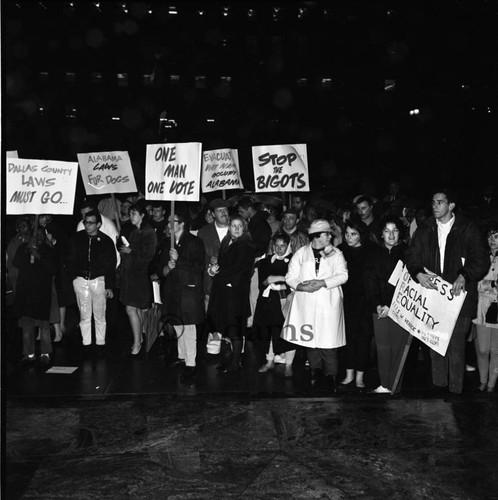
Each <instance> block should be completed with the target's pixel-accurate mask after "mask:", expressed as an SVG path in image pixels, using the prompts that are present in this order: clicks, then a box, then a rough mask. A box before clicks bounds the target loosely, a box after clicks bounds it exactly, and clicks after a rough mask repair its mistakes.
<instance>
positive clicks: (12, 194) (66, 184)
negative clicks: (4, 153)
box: [6, 158, 78, 215]
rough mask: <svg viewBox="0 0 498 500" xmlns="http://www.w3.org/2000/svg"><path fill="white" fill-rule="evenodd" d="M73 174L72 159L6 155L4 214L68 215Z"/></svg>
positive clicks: (71, 195) (71, 205)
mask: <svg viewBox="0 0 498 500" xmlns="http://www.w3.org/2000/svg"><path fill="white" fill-rule="evenodd" d="M77 175H78V164H77V163H76V162H67V161H54V160H26V159H20V158H17V159H16V158H9V159H7V176H6V185H7V189H6V204H7V207H6V208H7V214H8V215H19V214H60V215H72V214H73V207H74V193H75V190H76V177H77Z"/></svg>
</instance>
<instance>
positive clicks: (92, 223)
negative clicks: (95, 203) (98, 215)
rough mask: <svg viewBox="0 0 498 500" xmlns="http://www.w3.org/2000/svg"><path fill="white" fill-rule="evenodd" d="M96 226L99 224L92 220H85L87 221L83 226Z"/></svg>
mask: <svg viewBox="0 0 498 500" xmlns="http://www.w3.org/2000/svg"><path fill="white" fill-rule="evenodd" d="M96 224H97V222H93V221H91V220H85V221H83V225H85V226H94V225H96Z"/></svg>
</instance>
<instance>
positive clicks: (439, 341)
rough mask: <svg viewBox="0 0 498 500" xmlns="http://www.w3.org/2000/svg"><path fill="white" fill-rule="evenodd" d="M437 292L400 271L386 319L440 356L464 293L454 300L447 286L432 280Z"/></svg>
mask: <svg viewBox="0 0 498 500" xmlns="http://www.w3.org/2000/svg"><path fill="white" fill-rule="evenodd" d="M433 283H434V284H435V285H436V286H437V290H431V289H428V288H424V287H423V286H422V285H419V284H418V283H416V282H415V281H414V280H413V279H412V278H411V276H410V273H409V272H408V271H407V269H406V266H404V267H403V273H402V275H401V278H400V280H399V281H398V284H397V285H396V290H395V292H394V297H393V300H392V302H391V307H390V308H389V317H390V318H391V319H392V320H393V321H395V322H396V323H398V324H399V325H400V326H402V327H403V328H404V329H405V330H406V331H408V332H409V333H410V334H411V335H413V336H414V337H416V338H418V339H419V340H421V341H422V342H423V343H424V344H427V345H428V346H429V347H430V348H431V349H433V350H434V351H436V352H437V353H439V354H441V356H444V355H445V354H446V350H447V348H448V344H449V342H450V339H451V334H452V333H453V328H454V327H455V323H456V320H457V318H458V315H459V314H460V310H461V308H462V305H463V301H464V300H465V296H466V295H467V292H463V293H461V294H460V295H458V296H456V295H454V294H453V291H452V287H453V285H452V284H451V283H448V282H447V281H445V280H443V279H442V278H440V277H439V276H435V277H434V280H433Z"/></svg>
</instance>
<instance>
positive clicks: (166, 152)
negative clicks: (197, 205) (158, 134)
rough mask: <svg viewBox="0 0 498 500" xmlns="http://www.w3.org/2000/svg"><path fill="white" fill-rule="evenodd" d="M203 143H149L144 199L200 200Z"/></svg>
mask: <svg viewBox="0 0 498 500" xmlns="http://www.w3.org/2000/svg"><path fill="white" fill-rule="evenodd" d="M201 147H202V144H201V143H200V142H184V143H176V144H147V155H146V160H145V198H146V199H147V200H157V201H199V192H200V189H199V188H200V174H201Z"/></svg>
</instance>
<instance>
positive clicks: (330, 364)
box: [306, 347, 339, 377]
mask: <svg viewBox="0 0 498 500" xmlns="http://www.w3.org/2000/svg"><path fill="white" fill-rule="evenodd" d="M306 352H307V354H308V361H309V363H310V368H311V370H312V371H314V370H322V371H323V374H324V375H325V376H328V375H333V376H334V377H335V376H336V375H337V372H338V371H339V350H338V349H320V348H312V347H308V348H307V349H306Z"/></svg>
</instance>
